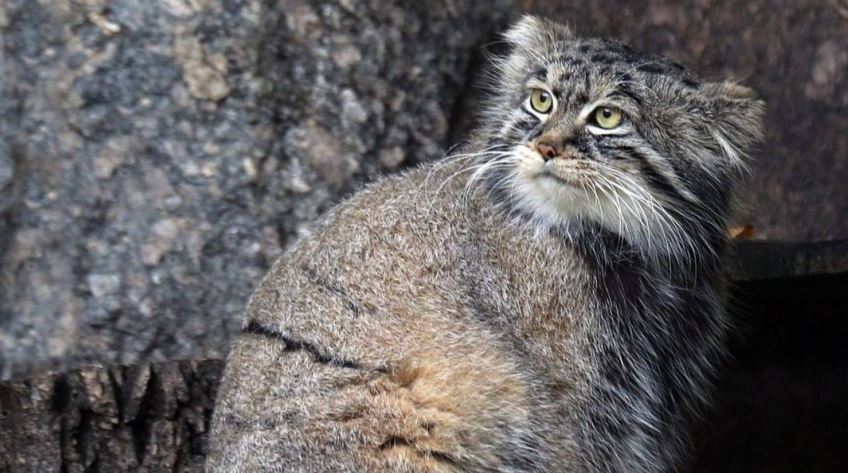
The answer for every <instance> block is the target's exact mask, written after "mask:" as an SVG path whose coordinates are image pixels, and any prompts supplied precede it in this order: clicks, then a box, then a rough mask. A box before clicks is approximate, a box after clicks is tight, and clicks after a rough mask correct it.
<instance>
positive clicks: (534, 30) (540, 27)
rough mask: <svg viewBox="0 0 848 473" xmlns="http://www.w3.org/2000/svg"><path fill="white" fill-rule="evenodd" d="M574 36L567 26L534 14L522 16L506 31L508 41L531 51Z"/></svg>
mask: <svg viewBox="0 0 848 473" xmlns="http://www.w3.org/2000/svg"><path fill="white" fill-rule="evenodd" d="M573 36H574V34H573V33H572V32H571V30H570V29H569V28H568V27H567V26H565V25H562V24H560V23H556V22H553V21H550V20H546V19H544V18H541V17H538V16H534V15H524V16H522V17H521V19H519V20H518V21H517V22H515V23H514V24H513V25H512V26H511V27H510V28H509V29H508V30H507V31H506V32H505V33H504V39H506V41H507V42H508V43H510V44H511V45H513V46H515V47H517V48H519V49H525V50H531V51H538V50H539V49H540V48H543V47H545V46H547V45H550V44H552V43H556V42H558V41H562V40H564V39H569V38H572V37H573Z"/></svg>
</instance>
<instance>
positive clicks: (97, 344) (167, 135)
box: [0, 0, 507, 376]
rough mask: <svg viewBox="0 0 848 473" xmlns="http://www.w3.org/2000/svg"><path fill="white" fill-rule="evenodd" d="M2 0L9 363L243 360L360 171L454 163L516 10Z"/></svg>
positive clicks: (0, 349) (1, 292) (1, 240)
mask: <svg viewBox="0 0 848 473" xmlns="http://www.w3.org/2000/svg"><path fill="white" fill-rule="evenodd" d="M430 3H432V2H417V3H415V4H410V5H409V6H403V7H401V6H393V5H389V4H388V3H387V2H380V1H376V0H374V1H355V2H354V1H344V0H341V1H338V2H331V1H323V2H309V1H305V0H304V1H284V2H262V1H259V0H256V1H244V2H231V1H224V0H167V1H162V2H140V1H130V0H116V1H105V0H104V1H99V0H78V1H76V0H74V1H69V0H60V1H52V0H51V1H46V0H45V1H34V0H10V1H6V2H3V3H0V27H2V47H3V48H2V50H3V56H2V62H0V76H2V87H3V89H2V98H0V113H2V119H0V126H2V129H0V133H2V138H3V140H2V146H0V213H1V215H2V218H0V278H2V279H0V283H2V285H1V286H0V376H9V375H11V374H14V373H22V372H26V371H28V370H32V369H39V368H42V367H48V366H49V367H56V366H58V367H61V366H64V365H73V364H77V363H79V362H82V361H86V360H95V359H97V360H109V361H114V362H133V361H137V360H140V359H165V358H179V357H191V356H196V355H199V354H203V353H205V354H207V355H212V356H214V355H219V356H220V355H222V354H224V353H225V351H226V347H227V342H228V340H229V334H230V333H231V332H232V331H233V330H234V329H235V328H236V327H238V325H239V323H240V317H239V313H240V311H241V309H242V307H243V306H244V304H245V302H246V300H247V297H248V295H249V294H250V291H251V289H252V288H253V286H254V285H255V284H256V283H257V281H258V279H259V278H260V277H261V276H262V274H263V272H264V271H265V269H266V268H267V267H268V265H269V264H270V262H271V261H272V260H273V259H274V258H275V257H276V256H277V255H278V254H279V252H280V251H281V249H282V248H284V247H285V246H286V245H288V244H290V243H291V242H292V241H293V240H294V239H296V238H297V237H298V236H299V235H301V234H302V233H303V232H305V231H306V230H305V228H306V224H308V223H309V222H311V221H313V220H314V219H315V218H316V216H317V215H319V214H320V213H321V212H322V211H324V210H325V209H326V208H327V207H328V206H330V205H331V204H332V203H334V202H336V201H338V200H339V199H340V198H341V197H343V196H344V195H345V194H347V193H349V192H350V191H352V190H353V189H355V188H356V187H357V186H358V185H360V183H362V182H364V181H368V180H371V179H373V178H374V177H375V176H377V175H378V174H380V173H386V172H391V171H395V170H398V169H401V168H403V167H406V166H409V165H413V164H415V163H417V162H419V161H421V160H426V159H433V158H436V157H438V156H440V155H441V154H442V153H443V152H444V149H445V147H446V145H447V143H448V130H449V128H450V123H451V119H452V118H451V114H452V109H453V105H454V103H455V102H456V101H457V97H458V96H459V95H460V94H461V93H462V92H463V89H464V87H465V80H466V69H467V67H468V64H469V61H470V58H471V55H472V54H474V51H475V47H476V46H478V45H479V44H481V43H483V42H484V41H485V40H486V39H487V35H488V34H489V32H491V31H494V30H496V29H499V28H500V25H502V23H503V22H504V18H505V14H506V11H507V9H506V8H504V3H505V2H500V3H498V2H495V3H494V4H489V3H486V4H485V5H484V4H483V3H482V2H473V1H470V0H469V1H457V2H450V5H449V8H448V7H439V8H436V7H434V6H433V5H430Z"/></svg>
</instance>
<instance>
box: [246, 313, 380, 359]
mask: <svg viewBox="0 0 848 473" xmlns="http://www.w3.org/2000/svg"><path fill="white" fill-rule="evenodd" d="M242 332H243V333H248V334H251V335H259V336H262V337H268V338H273V339H275V340H280V341H282V342H283V343H285V345H286V348H285V349H286V351H288V352H293V351H305V352H307V353H309V354H310V355H312V357H313V358H314V359H315V361H317V362H318V363H322V364H327V365H332V366H337V367H339V368H348V369H356V370H361V369H366V370H374V368H371V367H367V366H363V365H362V364H361V363H359V362H356V361H352V360H345V359H342V358H336V357H333V356H331V355H328V354H326V353H324V352H322V351H321V349H320V348H318V347H317V346H315V345H313V344H312V343H310V342H307V341H305V340H298V339H295V338H292V337H290V336H288V335H285V334H283V333H280V332H278V331H276V330H272V329H270V328H268V327H265V326H263V325H261V324H260V323H259V322H257V321H255V320H251V321H250V322H248V323H247V326H245V327H244V328H243V329H242ZM377 371H380V370H379V369H377Z"/></svg>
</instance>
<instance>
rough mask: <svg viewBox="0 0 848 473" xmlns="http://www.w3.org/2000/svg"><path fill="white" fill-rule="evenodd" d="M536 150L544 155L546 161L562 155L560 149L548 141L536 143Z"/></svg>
mask: <svg viewBox="0 0 848 473" xmlns="http://www.w3.org/2000/svg"><path fill="white" fill-rule="evenodd" d="M536 151H538V152H539V154H541V155H542V159H544V160H545V161H547V160H549V159H553V158H556V157H557V156H559V155H560V150H559V149H557V148H556V147H554V146H551V145H550V144H548V143H536Z"/></svg>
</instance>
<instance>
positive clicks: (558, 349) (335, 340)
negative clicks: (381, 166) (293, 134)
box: [208, 17, 762, 472]
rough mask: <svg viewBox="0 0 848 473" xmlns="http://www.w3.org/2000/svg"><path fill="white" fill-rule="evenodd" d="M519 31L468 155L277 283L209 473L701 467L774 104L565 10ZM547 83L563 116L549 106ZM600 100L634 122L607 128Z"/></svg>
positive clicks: (253, 323) (339, 220) (383, 191)
mask: <svg viewBox="0 0 848 473" xmlns="http://www.w3.org/2000/svg"><path fill="white" fill-rule="evenodd" d="M506 41H507V42H508V43H509V44H510V46H511V47H512V51H511V52H510V53H509V54H508V55H507V56H505V57H502V58H500V59H496V67H495V68H494V73H493V89H492V97H491V99H490V105H489V108H488V111H487V112H485V113H484V116H483V119H482V125H481V127H480V128H479V129H478V131H477V132H476V133H475V135H474V136H473V138H472V140H471V141H470V143H469V144H468V145H467V146H466V147H465V149H464V150H463V153H462V154H458V155H455V156H453V157H451V158H448V159H446V160H445V161H442V162H439V163H433V164H429V165H426V166H424V167H422V168H419V169H416V170H413V171H411V172H408V173H406V174H405V175H403V176H398V177H392V178H387V179H384V180H382V181H381V182H379V183H376V184H374V185H372V186H370V187H368V188H367V189H365V190H363V191H361V192H359V193H358V194H356V195H355V196H354V197H352V198H351V199H349V200H348V201H346V202H344V203H342V204H341V205H339V206H338V207H336V208H335V209H333V210H332V211H331V212H330V213H329V215H328V216H327V217H326V218H325V220H324V221H323V222H321V223H320V224H319V225H318V226H317V228H316V229H315V230H314V232H313V234H312V235H311V236H309V237H307V238H305V239H303V240H302V241H301V242H299V243H298V244H297V245H296V246H295V248H294V249H293V250H292V251H291V252H289V253H288V254H286V255H285V256H284V257H282V258H281V259H280V260H279V261H278V262H276V263H275V265H274V266H273V268H272V269H271V271H270V272H269V273H268V275H267V276H266V277H265V279H264V280H263V282H262V283H261V285H260V286H259V288H258V289H257V291H256V293H255V294H254V295H253V297H252V298H251V300H250V302H249V304H248V308H247V317H246V324H245V327H244V333H243V334H242V335H241V336H240V337H239V338H238V339H237V340H236V342H235V345H234V346H233V349H232V352H231V353H230V356H229V360H228V363H227V368H226V372H225V375H224V379H223V381H222V384H221V387H220V391H219V397H218V404H217V406H216V412H215V417H214V421H213V426H212V436H211V441H210V448H209V460H208V468H209V471H212V472H224V471H258V472H277V471H280V472H281V471H301V472H326V471H351V472H353V471H362V472H384V471H385V472H389V471H391V472H396V471H399V472H458V471H472V472H475V471H476V472H495V471H497V472H531V471H533V472H554V471H556V472H659V471H670V470H673V469H674V467H675V466H676V465H677V464H678V462H679V459H680V458H681V452H682V450H683V447H684V445H685V440H686V435H685V431H686V425H687V423H688V422H689V421H690V420H691V419H692V418H693V416H695V414H696V413H697V412H698V410H699V409H700V408H701V407H702V406H703V405H704V403H705V402H706V399H707V397H708V392H709V386H710V382H711V378H712V376H713V373H714V371H715V364H716V363H717V362H718V361H720V360H721V359H722V356H723V352H724V339H725V335H726V332H727V326H728V324H727V319H726V315H725V313H724V310H723V308H722V304H723V296H722V285H723V281H722V276H721V267H720V264H719V263H720V258H721V254H722V252H723V247H724V243H725V236H724V227H725V225H726V218H727V214H728V212H729V210H730V205H731V202H730V194H731V192H730V190H731V188H732V184H733V182H734V181H735V179H736V178H737V177H738V174H739V173H740V171H741V169H742V161H743V159H744V156H745V152H746V150H747V149H748V148H749V147H750V145H751V144H752V143H753V142H754V141H755V140H756V139H757V137H758V136H759V134H760V133H761V131H760V116H761V114H762V105H761V104H760V103H759V102H758V101H756V99H754V98H753V96H752V94H751V93H750V91H748V90H747V89H744V88H742V87H739V86H736V85H730V84H702V83H700V82H699V81H698V80H697V79H696V78H695V77H694V76H692V75H691V74H690V73H689V72H687V71H685V70H684V69H682V68H680V67H679V66H676V65H673V64H671V63H669V62H668V61H666V60H664V59H658V58H651V57H646V56H642V55H638V54H636V53H633V52H632V51H630V50H629V49H627V48H625V47H623V46H621V45H618V44H617V43H614V42H609V41H605V40H578V39H575V38H573V37H572V36H571V34H570V33H569V32H568V31H567V30H566V29H565V28H564V27H562V26H560V25H556V24H553V23H549V22H546V21H544V20H539V19H536V18H532V17H526V18H524V19H523V20H522V21H520V22H519V23H518V24H516V25H515V26H514V27H513V28H512V29H511V30H510V31H509V32H508V33H507V34H506ZM542 87H543V88H545V89H546V90H548V91H549V92H550V93H551V94H552V96H553V97H555V99H556V102H557V103H556V107H555V108H554V109H553V111H552V112H551V113H550V114H547V115H540V114H537V113H535V112H534V111H533V110H532V109H528V108H527V106H526V98H527V96H528V90H530V89H533V88H542ZM599 104H600V105H610V106H615V107H618V108H620V109H622V110H624V111H625V112H626V116H627V121H626V122H625V125H626V127H627V128H623V129H616V130H614V131H608V130H601V129H597V127H595V129H593V128H592V125H591V124H590V123H589V121H588V117H589V116H590V115H591V113H592V111H593V110H594V109H595V108H596V107H598V106H599ZM543 140H544V142H545V143H553V145H552V146H556V147H557V149H559V150H561V151H562V156H560V157H558V158H557V159H550V160H545V159H544V158H543V157H542V155H541V154H540V153H539V152H538V149H539V148H538V145H539V143H541V142H542V141H543Z"/></svg>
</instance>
